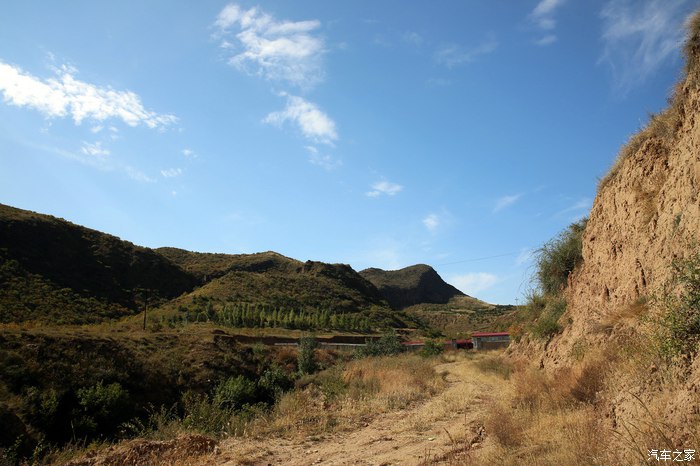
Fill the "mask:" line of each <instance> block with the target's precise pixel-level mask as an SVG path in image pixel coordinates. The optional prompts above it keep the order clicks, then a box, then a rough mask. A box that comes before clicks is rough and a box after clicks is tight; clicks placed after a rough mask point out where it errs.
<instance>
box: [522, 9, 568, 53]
mask: <svg viewBox="0 0 700 466" xmlns="http://www.w3.org/2000/svg"><path fill="white" fill-rule="evenodd" d="M565 1H566V0H541V1H540V2H539V3H538V4H537V6H535V8H534V9H533V10H532V12H531V13H530V15H529V19H530V21H531V22H532V23H533V24H534V25H535V27H536V28H537V29H538V30H539V31H540V33H542V34H544V35H543V36H542V37H540V38H539V39H537V40H535V44H536V45H540V46H545V45H550V44H553V43H554V42H556V41H557V36H556V34H554V32H553V31H554V29H555V28H556V26H557V21H556V19H555V17H554V15H555V13H556V10H557V9H558V8H559V7H560V6H562V5H563V4H564V2H565Z"/></svg>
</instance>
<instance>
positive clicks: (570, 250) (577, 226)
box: [535, 218, 588, 295]
mask: <svg viewBox="0 0 700 466" xmlns="http://www.w3.org/2000/svg"><path fill="white" fill-rule="evenodd" d="M587 222H588V219H587V218H584V219H581V220H579V221H578V222H576V223H572V224H571V225H569V227H568V228H567V229H566V230H564V231H563V232H561V233H560V234H559V235H558V236H557V237H556V238H554V239H552V240H551V241H549V242H547V243H546V244H545V245H544V246H542V247H541V248H540V249H539V250H538V251H537V255H536V260H535V263H536V267H537V271H536V273H535V276H536V279H537V284H538V286H539V289H540V290H541V291H542V292H543V293H544V294H547V295H558V294H560V293H561V292H562V290H563V289H564V288H565V287H566V284H567V280H568V278H569V274H570V273H571V272H572V271H573V270H574V269H575V268H576V266H577V265H578V264H579V263H580V262H581V260H582V257H581V247H582V244H581V240H582V237H583V232H584V230H585V229H586V223H587Z"/></svg>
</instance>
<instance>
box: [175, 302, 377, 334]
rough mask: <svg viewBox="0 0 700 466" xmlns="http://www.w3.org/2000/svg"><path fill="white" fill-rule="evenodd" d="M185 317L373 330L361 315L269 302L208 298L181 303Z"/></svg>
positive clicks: (244, 323)
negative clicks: (291, 306) (222, 300)
mask: <svg viewBox="0 0 700 466" xmlns="http://www.w3.org/2000/svg"><path fill="white" fill-rule="evenodd" d="M180 311H181V312H182V313H183V315H182V316H181V317H180V319H181V320H186V321H188V322H215V323H217V324H219V325H225V326H228V327H253V328H264V327H277V328H279V327H281V328H288V329H300V330H324V329H325V330H343V331H358V332H368V331H370V330H371V329H372V327H371V325H370V320H369V318H368V317H366V316H364V315H362V314H360V313H353V314H346V313H336V312H334V311H332V310H328V309H325V310H318V309H285V308H281V307H276V306H269V305H265V304H252V303H231V302H227V303H223V304H220V303H214V302H212V301H210V300H206V299H202V298H200V299H198V300H195V301H193V305H192V306H190V307H187V306H181V307H180Z"/></svg>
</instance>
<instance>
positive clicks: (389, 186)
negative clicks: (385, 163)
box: [365, 180, 403, 197]
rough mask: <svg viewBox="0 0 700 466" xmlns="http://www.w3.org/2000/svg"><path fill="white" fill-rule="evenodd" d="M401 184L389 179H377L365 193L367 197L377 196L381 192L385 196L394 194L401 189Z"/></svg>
mask: <svg viewBox="0 0 700 466" xmlns="http://www.w3.org/2000/svg"><path fill="white" fill-rule="evenodd" d="M402 189H403V186H401V185H400V184H396V183H392V182H391V181H386V180H385V181H377V182H376V183H374V184H373V185H372V190H371V191H368V192H367V193H365V194H366V195H367V197H379V196H381V195H382V194H385V195H387V196H395V195H396V194H398V193H399V192H401V190H402Z"/></svg>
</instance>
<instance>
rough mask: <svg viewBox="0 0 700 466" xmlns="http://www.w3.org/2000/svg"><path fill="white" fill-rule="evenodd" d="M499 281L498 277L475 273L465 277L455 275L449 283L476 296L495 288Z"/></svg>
mask: <svg viewBox="0 0 700 466" xmlns="http://www.w3.org/2000/svg"><path fill="white" fill-rule="evenodd" d="M498 281H499V279H498V277H497V276H496V275H494V274H491V273H486V272H473V273H467V274H465V275H454V276H452V277H451V278H450V279H449V280H448V282H449V283H451V284H452V285H453V286H455V287H456V288H457V289H459V290H461V291H462V292H464V293H466V294H468V295H470V296H474V295H475V294H476V293H479V292H481V291H485V290H488V289H489V288H493V286H494V285H496V284H497V283H498Z"/></svg>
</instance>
